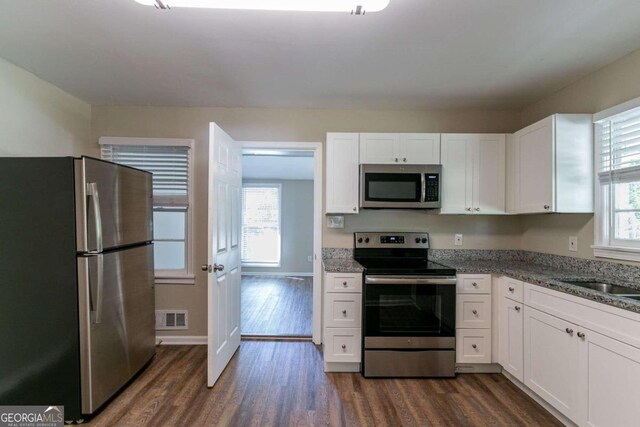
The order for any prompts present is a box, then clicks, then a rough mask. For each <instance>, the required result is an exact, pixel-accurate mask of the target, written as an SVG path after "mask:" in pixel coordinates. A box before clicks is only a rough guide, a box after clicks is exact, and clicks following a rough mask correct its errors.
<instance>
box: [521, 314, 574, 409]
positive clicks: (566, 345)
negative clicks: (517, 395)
mask: <svg viewBox="0 0 640 427" xmlns="http://www.w3.org/2000/svg"><path fill="white" fill-rule="evenodd" d="M524 310H525V312H524V383H525V385H526V386H527V387H529V388H530V389H531V390H533V391H534V392H535V393H536V394H538V395H539V396H540V397H542V398H543V399H544V400H546V401H547V403H549V404H550V405H552V406H553V407H554V408H556V409H557V410H558V411H560V412H561V413H562V414H563V415H565V416H566V417H568V418H569V419H571V420H576V417H577V413H578V409H577V406H578V398H579V394H580V393H579V390H578V383H579V380H580V378H579V371H578V359H579V350H580V349H579V344H580V343H579V342H578V338H577V337H576V335H575V334H576V333H577V332H578V327H577V326H576V325H574V324H572V323H570V322H567V321H564V320H562V319H559V318H557V317H554V316H550V315H548V314H546V313H543V312H541V311H538V310H536V309H534V308H531V307H527V306H525V308H524Z"/></svg>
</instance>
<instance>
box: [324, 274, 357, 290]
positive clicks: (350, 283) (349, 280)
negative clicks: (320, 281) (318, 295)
mask: <svg viewBox="0 0 640 427" xmlns="http://www.w3.org/2000/svg"><path fill="white" fill-rule="evenodd" d="M326 286H327V287H326V292H362V274H358V273H327V284H326Z"/></svg>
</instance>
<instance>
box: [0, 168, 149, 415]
mask: <svg viewBox="0 0 640 427" xmlns="http://www.w3.org/2000/svg"><path fill="white" fill-rule="evenodd" d="M152 214H153V197H152V180H151V174H149V173H147V172H144V171H140V170H137V169H133V168H129V167H126V166H120V165H116V164H114V163H110V162H105V161H101V160H97V159H92V158H89V157H82V158H72V157H64V158H0V339H1V340H2V346H0V405H64V407H65V419H67V420H80V419H82V418H83V417H84V415H83V414H92V413H93V412H95V411H96V410H97V409H98V408H100V407H101V406H102V405H103V404H104V403H105V402H106V401H107V400H108V399H109V398H111V397H112V396H113V395H114V394H115V393H116V392H117V391H118V390H119V389H121V388H122V387H123V386H124V385H125V384H126V383H127V382H128V381H129V380H130V379H131V378H132V377H133V376H134V375H135V374H136V373H137V372H138V371H139V370H140V369H141V368H143V367H144V366H145V364H146V363H147V362H148V361H149V360H150V359H151V358H152V357H153V355H154V353H155V330H154V329H155V316H154V310H155V308H154V306H155V300H154V268H153V244H152V239H153V226H152V218H153V217H152Z"/></svg>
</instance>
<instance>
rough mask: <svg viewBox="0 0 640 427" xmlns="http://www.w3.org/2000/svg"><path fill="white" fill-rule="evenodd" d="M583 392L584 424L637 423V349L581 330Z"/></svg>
mask: <svg viewBox="0 0 640 427" xmlns="http://www.w3.org/2000/svg"><path fill="white" fill-rule="evenodd" d="M579 332H580V333H581V334H584V338H578V339H579V340H581V343H580V344H581V350H580V383H579V389H580V392H581V393H582V396H581V399H580V402H581V406H580V411H579V412H580V419H579V421H578V424H580V425H585V426H587V425H588V426H621V427H622V426H637V425H638V420H640V405H638V399H639V397H640V394H639V392H638V387H639V385H640V349H638V348H636V347H632V346H630V345H627V344H624V343H622V342H620V341H617V340H614V339H612V338H609V337H606V336H604V335H600V334H598V333H595V332H592V331H589V330H585V329H581V330H580V331H579Z"/></svg>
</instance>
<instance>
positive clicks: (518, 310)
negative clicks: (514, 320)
mask: <svg viewBox="0 0 640 427" xmlns="http://www.w3.org/2000/svg"><path fill="white" fill-rule="evenodd" d="M515 309H516V311H517V312H518V313H520V307H519V306H517V305H516V307H515Z"/></svg>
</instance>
